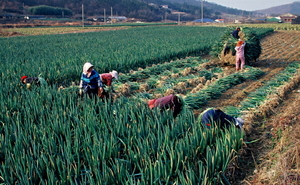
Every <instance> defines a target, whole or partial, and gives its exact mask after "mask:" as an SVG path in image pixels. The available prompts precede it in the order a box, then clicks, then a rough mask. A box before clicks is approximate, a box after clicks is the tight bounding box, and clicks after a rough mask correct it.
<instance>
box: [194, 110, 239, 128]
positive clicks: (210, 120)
mask: <svg viewBox="0 0 300 185" xmlns="http://www.w3.org/2000/svg"><path fill="white" fill-rule="evenodd" d="M200 119H201V123H202V124H203V126H204V127H206V128H210V127H211V126H213V125H214V124H216V125H217V126H219V127H222V128H228V127H230V126H231V125H235V126H236V127H237V128H240V129H242V127H243V125H244V120H243V119H242V118H240V117H237V118H235V117H233V116H230V115H227V114H225V113H224V112H223V111H221V110H220V109H213V108H209V109H206V110H205V111H204V112H202V113H201V114H200Z"/></svg>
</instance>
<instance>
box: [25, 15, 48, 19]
mask: <svg viewBox="0 0 300 185" xmlns="http://www.w3.org/2000/svg"><path fill="white" fill-rule="evenodd" d="M24 19H46V17H45V16H43V15H28V16H25V17H24Z"/></svg>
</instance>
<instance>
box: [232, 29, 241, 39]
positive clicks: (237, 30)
mask: <svg viewBox="0 0 300 185" xmlns="http://www.w3.org/2000/svg"><path fill="white" fill-rule="evenodd" d="M240 31H241V28H240V27H237V28H236V29H235V30H234V31H233V32H231V35H232V36H233V37H234V38H236V39H239V38H240V36H239V32H240Z"/></svg>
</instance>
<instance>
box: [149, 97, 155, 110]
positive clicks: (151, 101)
mask: <svg viewBox="0 0 300 185" xmlns="http://www.w3.org/2000/svg"><path fill="white" fill-rule="evenodd" d="M155 101H156V99H152V100H149V101H148V107H149V108H150V109H153V108H154V107H155V105H154V103H155Z"/></svg>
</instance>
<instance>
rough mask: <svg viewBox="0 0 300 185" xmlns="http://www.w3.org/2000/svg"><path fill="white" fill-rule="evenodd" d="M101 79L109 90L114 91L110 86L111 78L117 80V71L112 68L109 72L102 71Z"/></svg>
mask: <svg viewBox="0 0 300 185" xmlns="http://www.w3.org/2000/svg"><path fill="white" fill-rule="evenodd" d="M100 78H101V81H102V83H103V84H104V85H106V86H108V88H109V92H114V89H113V87H112V81H113V79H116V80H118V72H117V71H115V70H113V71H111V72H109V73H103V74H101V75H100Z"/></svg>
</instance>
